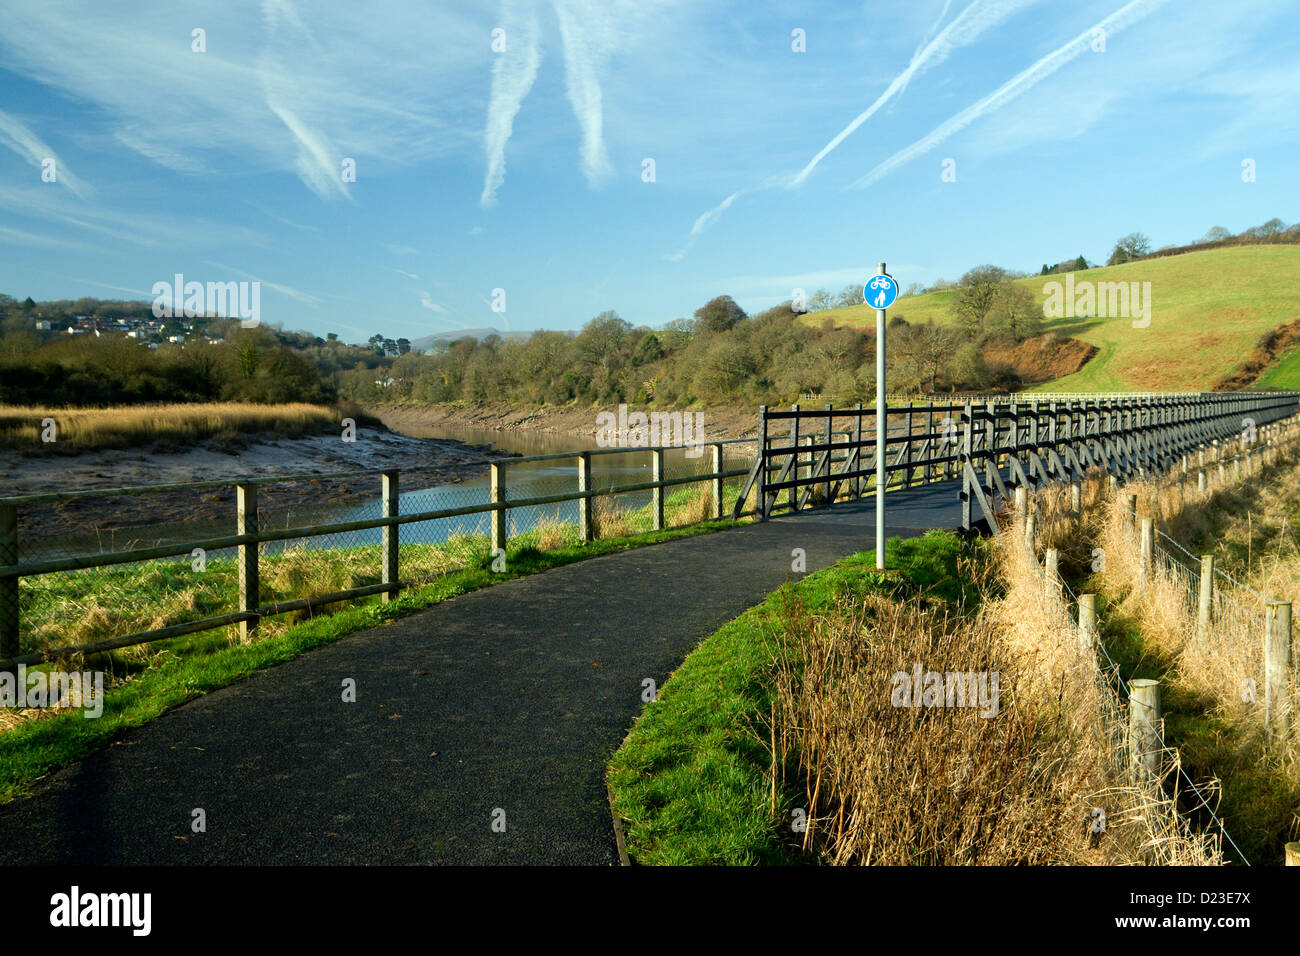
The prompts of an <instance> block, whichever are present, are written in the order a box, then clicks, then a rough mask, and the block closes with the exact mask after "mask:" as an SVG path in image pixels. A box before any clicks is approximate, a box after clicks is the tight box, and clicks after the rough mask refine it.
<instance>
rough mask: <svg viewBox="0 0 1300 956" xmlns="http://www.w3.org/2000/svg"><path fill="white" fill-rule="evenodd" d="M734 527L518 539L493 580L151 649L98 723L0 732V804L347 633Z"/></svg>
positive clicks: (438, 585) (29, 724)
mask: <svg viewBox="0 0 1300 956" xmlns="http://www.w3.org/2000/svg"><path fill="white" fill-rule="evenodd" d="M735 526H736V523H735V522H732V521H708V522H703V523H700V524H696V525H691V526H689V527H683V528H673V529H670V530H666V531H659V532H651V533H648V534H640V535H635V536H631V537H624V538H610V539H601V540H596V541H593V542H591V543H589V544H585V545H584V544H570V545H567V546H564V547H561V548H558V549H556V550H553V551H546V552H543V551H540V550H538V549H537V548H536V547H535V546H533V545H531V544H529V543H527V539H526V538H523V539H521V540H519V541H517V542H516V543H514V544H513V545H512V547H511V548H509V549H508V550H507V553H506V568H507V570H506V571H505V572H502V573H497V572H493V571H492V570H491V562H492V556H491V554H490V553H489V554H484V555H482V556H480V557H479V558H478V559H477V562H476V564H474V565H473V566H471V567H468V568H465V569H463V570H460V571H455V572H453V573H450V574H448V575H446V576H444V577H441V578H438V579H437V580H435V581H432V582H430V583H428V584H425V585H422V586H419V587H416V588H412V589H410V590H407V591H403V592H401V593H400V594H399V595H398V597H397V598H396V599H395V600H393V601H391V602H389V603H388V604H384V603H381V602H380V601H379V600H378V599H377V598H373V599H369V600H366V601H363V602H357V603H355V604H351V605H349V606H348V607H346V608H344V609H343V610H341V611H339V612H338V613H336V614H332V615H329V616H326V617H317V618H313V619H311V620H308V621H304V622H302V623H300V624H295V625H293V626H292V627H289V628H288V629H286V630H285V631H283V632H281V633H279V634H276V635H274V636H271V637H267V638H265V639H262V640H259V641H256V642H254V643H252V644H247V645H240V644H233V645H232V644H231V643H230V642H229V641H228V640H227V639H225V638H224V637H223V636H221V635H220V634H217V633H211V634H207V635H203V636H202V637H201V638H195V637H190V638H182V639H177V641H175V642H167V643H165V644H159V645H156V650H157V651H158V652H159V653H156V654H154V655H153V656H152V657H151V659H150V660H149V662H148V663H147V664H142V665H141V668H140V670H139V671H138V673H136V674H135V676H134V677H133V679H131V680H130V681H127V682H125V683H123V684H121V685H120V686H117V687H114V688H111V689H108V690H106V692H105V695H104V698H105V699H104V710H103V713H102V715H101V716H100V717H98V718H87V717H84V716H82V714H81V712H80V711H69V712H63V713H59V714H57V715H53V716H49V717H42V718H40V719H37V720H30V721H24V722H22V723H19V724H17V725H15V726H14V727H12V728H11V729H9V730H8V731H6V732H4V733H0V802H8V801H10V800H13V799H14V798H16V797H18V796H21V795H22V794H24V793H26V792H27V791H28V789H29V788H30V786H31V784H32V783H33V782H35V781H36V780H37V779H38V778H40V777H42V776H44V775H45V774H47V773H50V772H51V771H54V770H57V769H59V768H60V767H64V766H66V765H68V764H70V763H72V762H74V761H76V760H79V759H81V758H83V757H85V756H87V755H88V754H90V753H92V752H93V751H95V750H97V749H99V748H100V747H103V746H106V745H107V744H109V743H111V742H112V741H113V740H114V739H115V738H117V737H118V736H120V735H121V733H122V732H123V731H125V730H128V729H130V728H132V727H138V726H140V725H141V724H144V723H145V722H146V721H149V720H151V719H153V718H154V717H157V716H159V715H160V714H162V713H164V712H165V711H167V710H168V709H170V708H172V707H175V706H177V705H178V704H182V703H184V702H185V701H187V700H190V699H192V698H194V697H197V696H199V695H202V694H206V693H208V692H209V691H213V690H216V689H218V688H220V687H224V686H226V685H228V684H232V683H234V682H235V681H238V680H242V679H243V678H245V677H248V676H250V675H251V674H253V673H255V672H256V671H258V670H261V669H262V668H265V667H271V666H273V665H275V664H280V663H283V662H284V661H287V660H291V659H292V658H294V657H297V656H298V655H300V654H302V653H304V652H305V651H309V650H311V649H312V648H314V647H319V646H321V645H323V644H328V643H331V642H333V641H336V640H338V639H339V638H341V637H344V636H345V635H347V634H351V633H354V632H356V631H360V630H363V629H365V628H368V627H374V626H376V625H380V624H383V623H385V622H387V621H391V620H394V619H396V618H399V617H403V616H405V615H407V614H410V613H412V612H415V611H418V610H421V609H423V608H426V607H429V606H430V605H433V604H437V603H439V602H440V601H445V600H446V599H448V598H450V597H455V596H456V595H458V594H465V593H468V592H470V591H475V590H478V589H479V588H483V587H488V586H490V585H492V584H497V583H500V582H501V581H506V580H510V579H512V578H518V577H524V576H526V575H530V574H536V573H538V572H539V571H546V570H549V569H551V568H556V567H560V566H561V565H565V564H572V563H573V562H575V561H581V560H584V559H586V558H592V557H596V556H598V555H602V554H612V553H614V552H617V551H624V550H627V549H629V548H634V547H640V546H642V545H647V544H655V543H657V542H661V541H670V540H673V539H675V538H682V537H688V536H690V535H695V534H703V533H707V532H712V531H720V530H724V529H726V528H732V527H735ZM182 641H183V642H184V643H179V642H182ZM178 648H179V649H180V650H179V651H178ZM89 666H90V665H89V664H88V665H87V667H89Z"/></svg>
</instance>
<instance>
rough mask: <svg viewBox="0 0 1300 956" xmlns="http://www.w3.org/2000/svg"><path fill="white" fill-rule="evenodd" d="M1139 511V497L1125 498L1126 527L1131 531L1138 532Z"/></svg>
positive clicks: (1127, 496) (1126, 496)
mask: <svg viewBox="0 0 1300 956" xmlns="http://www.w3.org/2000/svg"><path fill="white" fill-rule="evenodd" d="M1137 510H1138V496H1137V495H1133V494H1128V495H1125V496H1124V526H1125V527H1126V528H1128V529H1129V530H1130V531H1136V530H1137V520H1138V519H1137Z"/></svg>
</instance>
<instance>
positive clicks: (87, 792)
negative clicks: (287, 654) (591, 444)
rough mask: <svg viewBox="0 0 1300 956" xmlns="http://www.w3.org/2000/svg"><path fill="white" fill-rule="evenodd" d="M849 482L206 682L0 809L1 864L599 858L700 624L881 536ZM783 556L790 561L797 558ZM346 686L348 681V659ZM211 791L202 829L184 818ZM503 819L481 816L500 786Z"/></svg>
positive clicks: (913, 526) (931, 522)
mask: <svg viewBox="0 0 1300 956" xmlns="http://www.w3.org/2000/svg"><path fill="white" fill-rule="evenodd" d="M959 491H960V481H947V482H941V483H936V484H932V485H928V486H923V487H921V488H916V489H910V490H907V491H898V492H893V493H891V495H890V502H889V504H890V507H889V526H888V533H889V535H890V536H891V537H892V536H895V535H897V536H904V537H908V536H913V535H916V534H919V533H921V531H923V530H924V529H926V528H931V527H949V528H951V527H956V526H957V524H958V522H959V520H960V503H959V501H958V497H957V496H958V492H959ZM874 508H875V505H874V501H873V500H872V499H864V500H862V501H859V502H853V503H849V504H845V503H841V504H837V505H835V506H834V507H833V508H832V509H829V510H826V509H818V510H815V511H806V512H804V513H802V514H800V515H790V516H783V517H778V518H775V519H773V520H771V521H769V522H766V523H762V524H754V525H750V526H746V527H743V528H737V529H735V530H731V531H726V532H720V533H717V534H709V535H700V536H697V537H691V538H684V539H680V540H676V541H671V542H666V543H663V544H659V545H654V546H651V547H646V548H640V549H636V550H631V551H626V552H622V553H620V554H614V555H607V556H604V557H599V558H593V559H591V560H588V561H582V562H578V563H576V564H573V565H569V566H566V567H563V568H557V569H555V570H552V571H549V572H546V573H543V574H538V575H534V576H531V577H527V578H521V579H517V580H513V581H508V582H505V583H503V584H500V585H497V586H495V587H492V588H487V589H484V590H481V591H477V592H474V593H472V594H467V595H464V596H462V597H458V598H455V599H454V600H451V601H447V602H445V603H443V604H439V605H436V606H434V607H431V608H428V609H427V610H424V611H421V612H419V613H416V614H413V615H411V616H409V617H407V618H404V619H402V620H400V621H397V622H395V623H392V624H389V625H386V626H383V627H378V628H374V629H371V630H368V631H363V632H359V633H357V634H354V635H352V636H349V637H347V638H344V639H342V640H340V641H338V642H337V643H334V644H331V645H329V646H326V647H322V648H319V649H317V650H315V651H312V652H310V653H308V654H305V655H303V656H302V657H299V658H297V659H295V660H293V661H289V662H287V663H285V664H282V665H279V666H277V667H274V668H271V669H269V670H266V671H263V672H261V673H258V674H256V675H255V676H253V677H252V678H250V679H248V680H246V681H243V682H241V683H239V684H236V685H233V686H231V687H227V688H224V689H222V690H218V691H215V692H213V693H211V694H208V695H206V696H204V697H201V698H199V699H196V700H194V701H192V702H190V703H187V704H185V705H184V706H182V707H178V708H176V709H175V710H173V711H171V712H169V713H167V714H165V715H163V716H162V717H159V718H158V719H156V720H154V721H152V722H150V723H149V724H147V725H145V726H144V727H142V728H140V729H138V730H135V731H132V732H130V733H128V734H127V735H125V736H124V737H123V739H122V740H121V741H120V744H119V745H116V746H112V747H109V748H106V749H104V750H101V751H99V752H97V753H95V754H93V755H91V756H90V757H88V758H87V759H85V760H84V761H82V762H81V763H79V764H77V765H75V766H72V767H69V768H67V769H65V770H63V771H61V772H59V773H57V774H54V775H52V776H51V777H50V778H49V779H48V780H47V781H45V782H44V783H43V784H42V785H41V786H40V788H39V790H38V791H37V792H36V793H35V795H34V796H32V797H30V798H27V799H24V800H22V801H19V802H16V803H15V804H12V805H10V806H7V807H3V808H0V861H3V862H5V863H9V864H14V863H19V864H24V863H25V864H50V863H75V864H124V863H149V864H212V863H229V864H254V863H311V864H318V863H319V864H344V863H387V864H402V863H413V864H414V863H457V864H490V863H538V864H540V863H569V864H610V863H613V862H614V861H615V848H614V838H613V832H612V828H611V823H610V814H609V808H608V804H607V802H606V795H605V790H604V781H603V778H604V767H605V763H606V760H607V758H608V756H609V754H610V753H612V752H613V750H614V749H615V748H617V747H618V745H619V742H620V741H621V739H622V737H623V735H624V734H625V733H626V732H627V729H628V727H629V726H630V724H631V722H632V718H633V717H634V716H635V715H636V714H637V713H638V712H639V711H640V709H641V707H642V703H641V690H642V683H641V682H642V680H643V679H644V678H647V677H650V678H654V679H655V681H656V682H657V683H658V684H660V685H662V684H663V682H664V681H665V680H666V679H667V677H668V675H669V673H670V672H671V671H672V670H673V669H674V668H675V667H677V665H678V664H679V663H680V662H681V660H682V659H683V658H684V657H685V655H686V654H687V653H689V652H690V650H691V649H692V648H693V647H694V646H695V645H696V644H698V643H699V641H700V640H701V639H702V638H703V637H705V636H706V635H708V634H709V633H711V632H712V631H714V630H715V629H717V628H718V627H719V626H720V625H722V624H723V623H724V622H726V621H728V620H730V619H731V618H733V617H735V616H736V615H737V614H739V613H740V612H741V611H743V610H744V609H746V608H748V607H751V606H753V605H754V604H756V603H758V602H759V601H761V600H762V599H763V597H764V596H765V595H766V594H768V593H769V592H771V591H772V590H773V589H775V588H777V587H778V586H780V584H781V583H782V582H783V581H785V580H786V579H787V577H788V576H789V572H790V563H791V550H792V549H794V548H803V549H804V550H805V552H806V554H807V567H808V570H809V571H814V570H817V569H819V568H822V567H825V566H827V565H830V564H832V563H834V562H835V561H837V560H838V559H840V558H842V557H844V556H846V555H849V554H852V553H854V552H857V551H863V550H870V549H871V548H872V547H873V544H874V543H873V541H872V529H873V527H874V513H875V512H874ZM797 576H798V575H796V577H797ZM347 677H352V678H355V679H356V681H357V702H356V703H354V704H345V703H343V702H342V701H341V683H342V681H343V679H344V678H347ZM196 807H202V808H203V809H204V810H205V811H206V815H207V827H208V829H207V832H206V833H201V834H195V833H192V832H191V831H190V820H191V811H192V810H193V809H194V808H196ZM496 807H500V808H503V809H504V810H505V811H506V824H507V828H506V832H505V833H504V834H500V833H493V832H492V831H491V829H490V826H489V824H490V815H491V813H492V811H493V809H494V808H496Z"/></svg>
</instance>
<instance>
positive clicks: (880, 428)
mask: <svg viewBox="0 0 1300 956" xmlns="http://www.w3.org/2000/svg"><path fill="white" fill-rule="evenodd" d="M884 274H885V264H884V263H883V262H882V263H880V264H878V265H877V266H876V275H884ZM885 417H886V413H885V310H884V309H876V570H878V571H883V570H885V484H886V481H887V479H886V477H885Z"/></svg>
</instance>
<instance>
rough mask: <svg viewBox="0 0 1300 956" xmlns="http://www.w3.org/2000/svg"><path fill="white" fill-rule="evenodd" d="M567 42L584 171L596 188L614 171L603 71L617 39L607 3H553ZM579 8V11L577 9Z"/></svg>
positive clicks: (567, 67)
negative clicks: (608, 147) (606, 126)
mask: <svg viewBox="0 0 1300 956" xmlns="http://www.w3.org/2000/svg"><path fill="white" fill-rule="evenodd" d="M552 6H553V7H554V8H555V16H556V18H557V19H558V20H559V23H560V38H561V40H563V42H564V73H565V81H566V85H567V87H568V93H569V102H570V103H571V104H572V105H573V114H574V116H576V117H577V120H578V125H579V126H581V127H582V153H581V155H582V172H583V175H584V176H586V177H587V182H588V183H590V184H592V185H596V184H597V183H599V182H600V181H602V180H603V179H605V178H606V177H608V176H609V174H610V173H611V172H612V171H613V167H611V166H610V163H609V157H608V156H607V155H606V153H605V139H604V133H603V128H604V107H603V96H602V94H601V89H600V72H601V69H602V67H603V65H604V62H605V60H606V58H607V57H608V55H609V52H610V50H611V49H612V48H613V46H614V44H615V41H616V39H617V31H616V30H615V29H614V28H613V27H612V25H611V24H610V22H609V15H608V13H607V12H606V11H605V10H604V6H603V4H590V5H589V4H583V3H579V2H576V0H563V2H562V0H553V2H552ZM575 8H577V9H575Z"/></svg>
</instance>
